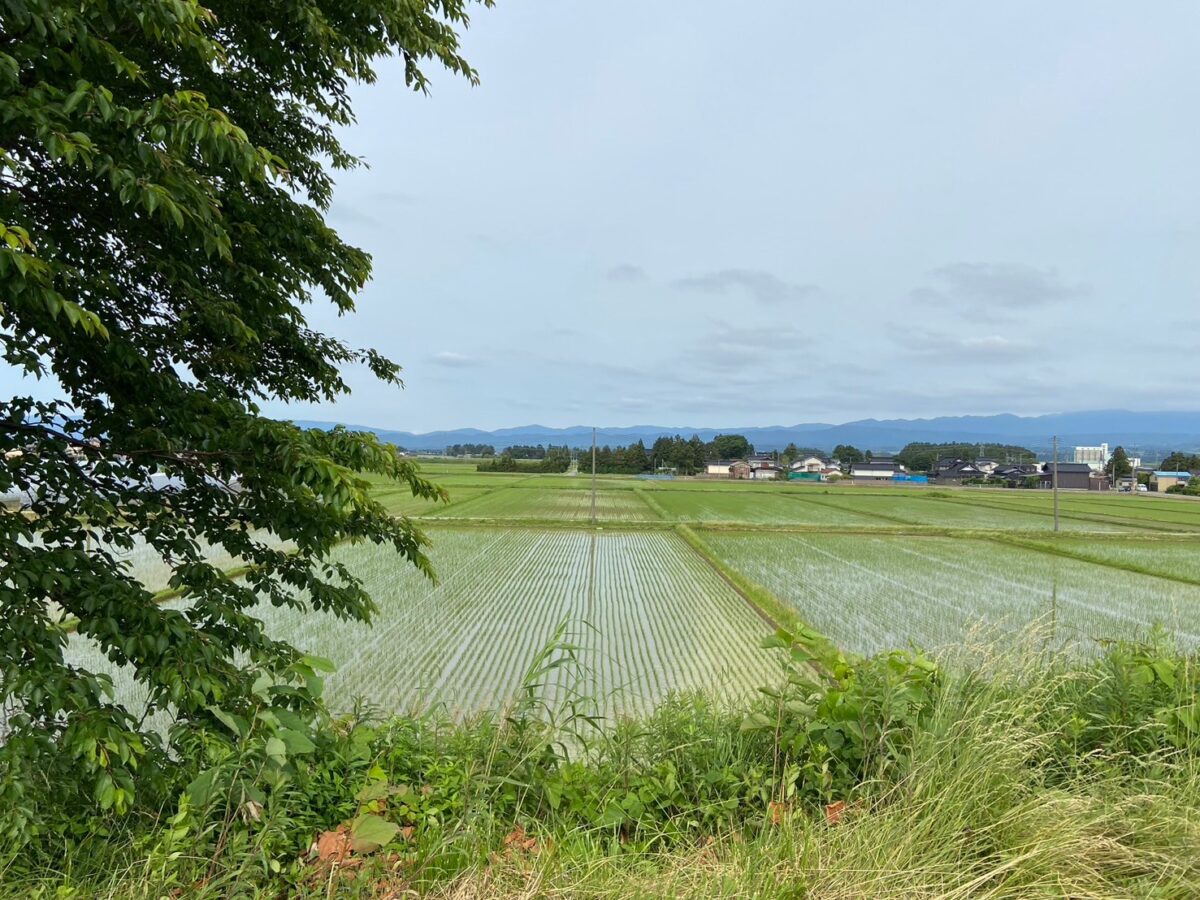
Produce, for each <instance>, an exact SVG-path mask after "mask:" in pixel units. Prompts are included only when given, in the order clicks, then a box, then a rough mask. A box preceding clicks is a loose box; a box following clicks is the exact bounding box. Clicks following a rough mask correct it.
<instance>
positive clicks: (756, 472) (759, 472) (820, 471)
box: [704, 454, 842, 481]
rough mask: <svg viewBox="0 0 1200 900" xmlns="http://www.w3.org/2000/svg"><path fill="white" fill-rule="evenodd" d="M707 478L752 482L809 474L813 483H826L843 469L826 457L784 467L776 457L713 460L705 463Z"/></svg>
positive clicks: (797, 461)
mask: <svg viewBox="0 0 1200 900" xmlns="http://www.w3.org/2000/svg"><path fill="white" fill-rule="evenodd" d="M704 473H705V474H706V475H715V476H718V477H723V478H741V479H749V480H752V481H763V480H768V481H776V480H778V479H781V478H790V477H791V476H792V475H793V474H796V475H800V474H806V475H810V476H815V477H813V479H812V480H825V479H826V478H829V477H830V476H834V475H836V476H839V477H840V476H841V474H842V467H841V464H840V463H839V462H838V461H837V460H836V459H830V458H828V457H823V456H808V457H805V458H803V459H797V460H793V461H792V463H791V465H789V466H787V467H784V466H781V465H780V464H779V463H778V462H776V461H775V458H774V457H773V456H765V455H761V454H760V455H758V456H749V457H747V458H746V459H714V460H709V461H708V462H707V463H705V464H704Z"/></svg>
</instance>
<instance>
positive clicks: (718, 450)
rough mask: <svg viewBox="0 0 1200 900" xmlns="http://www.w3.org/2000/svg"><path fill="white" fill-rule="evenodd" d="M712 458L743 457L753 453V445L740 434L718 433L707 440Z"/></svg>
mask: <svg viewBox="0 0 1200 900" xmlns="http://www.w3.org/2000/svg"><path fill="white" fill-rule="evenodd" d="M708 451H709V453H710V454H711V457H712V458H713V459H745V458H746V457H747V456H750V455H751V454H752V453H754V445H753V444H751V443H750V442H749V441H748V440H746V437H745V436H744V435H741V434H718V435H717V436H716V437H714V438H713V439H712V441H710V442H709V445H708Z"/></svg>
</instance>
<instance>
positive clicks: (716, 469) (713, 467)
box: [704, 459, 737, 476]
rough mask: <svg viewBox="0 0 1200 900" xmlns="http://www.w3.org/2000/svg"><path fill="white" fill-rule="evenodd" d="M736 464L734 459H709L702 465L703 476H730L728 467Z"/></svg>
mask: <svg viewBox="0 0 1200 900" xmlns="http://www.w3.org/2000/svg"><path fill="white" fill-rule="evenodd" d="M735 462H737V460H736V459H710V460H708V461H707V462H706V463H705V464H704V474H705V475H726V476H728V475H732V474H733V473H732V472H730V467H731V466H732V465H733V464H734V463H735Z"/></svg>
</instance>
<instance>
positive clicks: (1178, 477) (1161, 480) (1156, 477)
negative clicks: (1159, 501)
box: [1150, 472, 1192, 493]
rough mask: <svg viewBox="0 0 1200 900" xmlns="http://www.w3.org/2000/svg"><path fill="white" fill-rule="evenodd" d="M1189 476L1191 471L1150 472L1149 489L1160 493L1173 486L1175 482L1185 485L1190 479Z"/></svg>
mask: <svg viewBox="0 0 1200 900" xmlns="http://www.w3.org/2000/svg"><path fill="white" fill-rule="evenodd" d="M1191 477H1192V473H1191V472H1151V473H1150V490H1152V491H1158V492H1159V493H1162V492H1164V491H1166V489H1167V488H1169V487H1174V486H1175V485H1177V484H1182V485H1183V486H1184V487H1187V483H1188V481H1190V480H1191Z"/></svg>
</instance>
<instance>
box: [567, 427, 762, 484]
mask: <svg viewBox="0 0 1200 900" xmlns="http://www.w3.org/2000/svg"><path fill="white" fill-rule="evenodd" d="M575 452H576V453H577V454H578V455H579V469H580V471H582V472H590V471H591V470H592V448H591V447H580V448H577V449H576V451H575ZM753 452H754V446H753V445H752V444H751V443H750V442H749V441H748V440H746V438H745V436H743V435H740V434H719V435H717V436H716V437H715V438H713V439H712V440H711V441H708V442H707V443H706V442H704V441H702V440H701V439H700V437H699V436H698V435H694V434H693V435H692V436H691V437H690V438H687V439H685V438H683V437H682V436H681V435H678V434H677V435H675V436H674V437H660V438H659V439H658V440H656V441H655V442H654V445H653V446H652V447H650V448H649V449H647V448H646V445H645V443H643V442H642V441H637V442H636V443H633V444H629V445H628V446H626V447H609V446H608V445H605V446H603V447H597V448H596V471H597V472H599V473H600V474H602V475H639V474H641V473H642V472H653V471H656V470H659V469H671V470H674V471H675V473H676V474H679V475H695V474H697V473H699V472H703V471H704V463H705V461H707V460H710V459H744V458H745V457H747V456H749V455H750V454H752V453H753Z"/></svg>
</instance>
